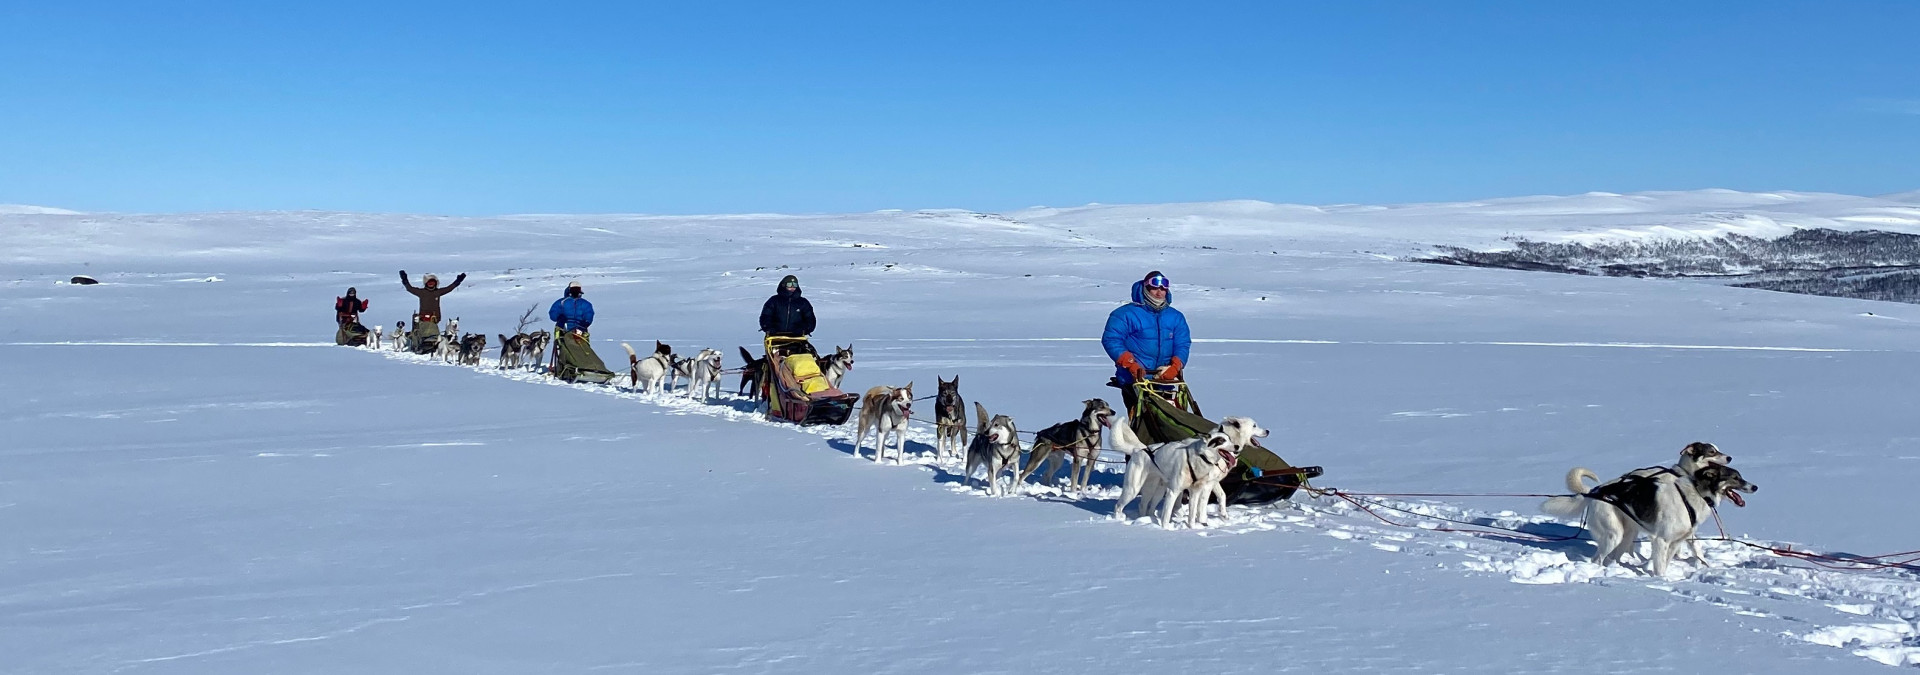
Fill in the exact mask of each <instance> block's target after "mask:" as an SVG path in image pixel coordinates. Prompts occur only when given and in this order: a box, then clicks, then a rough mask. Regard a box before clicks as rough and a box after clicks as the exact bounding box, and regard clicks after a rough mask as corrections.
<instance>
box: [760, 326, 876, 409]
mask: <svg viewBox="0 0 1920 675" xmlns="http://www.w3.org/2000/svg"><path fill="white" fill-rule="evenodd" d="M765 347H766V352H765V354H766V360H765V364H764V365H763V366H762V367H763V368H766V369H767V371H768V372H767V373H765V376H763V377H761V378H760V392H759V393H760V398H761V400H764V401H766V402H767V419H770V420H780V421H784V422H792V423H795V424H800V425H811V424H846V422H847V416H848V415H850V414H852V413H853V404H854V403H855V402H857V401H859V400H860V395H859V394H849V393H846V392H843V391H840V390H839V389H835V388H834V387H833V386H832V385H830V384H828V383H827V376H826V374H825V373H823V372H820V361H819V358H818V355H817V354H816V353H815V352H814V350H813V344H812V343H810V342H808V341H807V338H804V337H778V336H771V335H770V336H767V340H766V345H765Z"/></svg>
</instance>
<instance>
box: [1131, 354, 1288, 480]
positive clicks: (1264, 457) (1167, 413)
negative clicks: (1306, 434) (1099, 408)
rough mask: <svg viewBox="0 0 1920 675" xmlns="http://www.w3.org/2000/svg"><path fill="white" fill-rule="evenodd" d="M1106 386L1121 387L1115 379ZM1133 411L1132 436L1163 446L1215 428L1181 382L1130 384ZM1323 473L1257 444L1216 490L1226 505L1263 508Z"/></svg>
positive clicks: (1251, 445)
mask: <svg viewBox="0 0 1920 675" xmlns="http://www.w3.org/2000/svg"><path fill="white" fill-rule="evenodd" d="M1107 384H1108V386H1112V387H1121V386H1123V385H1121V384H1120V382H1119V381H1118V380H1114V381H1110V382H1108V383H1107ZM1124 386H1130V387H1133V392H1134V394H1135V399H1136V400H1135V402H1134V408H1133V409H1131V410H1128V411H1127V419H1128V420H1130V421H1131V423H1132V425H1133V433H1134V435H1136V436H1139V437H1140V441H1141V442H1143V443H1149V444H1152V443H1166V442H1169V441H1178V440H1182V439H1187V438H1193V437H1194V436H1199V435H1200V434H1204V433H1207V432H1209V431H1212V430H1213V429H1214V427H1217V426H1219V425H1218V424H1215V423H1213V422H1212V421H1210V420H1208V419H1207V418H1205V417H1202V416H1201V414H1200V404H1199V403H1198V402H1196V401H1194V400H1193V392H1191V391H1189V390H1188V389H1187V383H1186V382H1184V381H1182V382H1153V381H1147V382H1135V383H1133V384H1131V385H1124ZM1321 473H1322V470H1321V469H1320V467H1317V466H1294V465H1292V464H1288V463H1287V460H1284V459H1281V458H1280V456H1279V455H1276V454H1274V453H1273V451H1272V450H1268V449H1266V448H1264V447H1261V446H1260V443H1259V442H1258V441H1255V442H1253V443H1251V444H1250V445H1249V447H1247V448H1246V449H1245V450H1244V451H1242V452H1241V453H1240V461H1239V463H1238V464H1237V465H1235V466H1234V467H1233V472H1232V473H1230V474H1228V475H1227V478H1226V480H1223V481H1220V487H1221V488H1222V489H1224V490H1226V491H1227V503H1228V504H1250V505H1257V504H1267V503H1272V502H1277V501H1281V500H1284V499H1287V498H1289V497H1292V496H1293V493H1294V492H1295V491H1296V490H1298V489H1300V486H1301V484H1303V483H1304V482H1305V481H1306V480H1307V479H1309V478H1314V477H1316V476H1319V475H1320V474H1321Z"/></svg>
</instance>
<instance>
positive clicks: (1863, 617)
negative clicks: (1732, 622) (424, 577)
mask: <svg viewBox="0 0 1920 675" xmlns="http://www.w3.org/2000/svg"><path fill="white" fill-rule="evenodd" d="M288 346H292V345H288ZM300 346H305V345H300ZM1749 349H1750V348H1749ZM363 351H373V350H363ZM1805 351H1852V350H1811V349H1809V350H1805ZM376 353H378V354H380V355H382V356H385V357H387V358H389V359H392V360H395V361H401V362H404V363H409V364H414V365H433V366H441V367H453V368H464V369H467V370H471V371H473V372H477V373H481V374H486V375H493V376H496V377H504V378H507V379H511V380H516V381H521V382H527V383H530V384H541V385H546V386H552V387H564V388H569V389H574V390H578V391H581V392H586V393H592V394H596V395H602V396H614V397H617V398H622V399H629V400H634V401H638V402H642V403H645V404H648V405H652V406H655V407H659V408H664V409H667V410H669V411H671V412H673V413H674V414H683V415H703V416H707V417H713V418H718V419H722V420H726V421H729V422H745V423H751V424H761V425H766V426H771V427H779V428H783V429H787V430H790V431H793V432H795V433H798V434H804V435H810V436H815V437H818V438H820V439H821V440H823V441H826V440H839V441H844V442H848V443H851V442H852V440H853V429H852V428H851V427H849V426H831V427H830V426H815V427H800V426H794V425H791V424H786V423H780V422H770V421H768V420H766V419H765V418H764V416H763V415H761V414H760V413H758V412H755V411H754V410H753V407H752V405H751V403H750V402H748V401H747V399H746V398H745V397H740V396H737V395H733V394H723V396H722V398H721V401H720V403H719V404H709V403H701V402H697V401H694V400H692V399H689V398H687V397H686V396H685V395H684V394H677V393H665V394H649V393H640V392H636V391H630V390H626V389H622V388H618V387H613V386H608V385H591V384H570V383H566V382H561V381H559V380H556V379H553V378H550V377H547V376H545V375H542V374H536V373H534V372H531V371H526V370H501V369H498V368H495V367H493V366H491V365H484V366H460V365H457V364H452V363H446V362H444V361H440V360H438V359H435V358H432V357H426V356H418V355H414V354H409V353H403V352H394V351H386V350H381V351H378V352H376ZM907 438H908V440H909V441H912V442H914V443H917V444H918V445H919V446H920V447H921V448H922V450H921V451H918V452H916V451H914V450H913V448H911V447H910V448H909V453H908V456H907V457H906V459H905V462H904V463H903V464H901V466H907V467H914V468H917V469H919V470H921V471H925V472H928V473H932V474H934V476H935V477H936V480H938V481H940V482H941V483H943V484H944V485H946V486H947V488H948V490H949V491H950V492H953V493H956V494H965V495H970V496H974V497H982V498H993V497H988V496H987V494H986V491H985V490H984V489H982V488H976V487H974V485H973V484H972V483H970V482H967V481H960V480H958V479H957V478H956V477H957V476H959V474H960V472H961V471H963V470H964V467H963V466H962V465H961V464H960V463H959V462H958V461H954V460H950V459H949V460H944V461H942V460H936V458H935V457H934V456H933V452H932V451H931V446H932V445H933V443H934V438H933V433H932V431H931V430H930V429H929V428H928V425H926V424H924V423H919V424H915V425H914V426H913V427H912V428H911V429H910V430H909V432H908V434H907ZM910 445H911V444H910ZM863 461H865V460H864V459H863ZM1109 473H1110V472H1109ZM1029 497H1033V498H1038V499H1037V501H1042V502H1045V503H1056V504H1072V505H1075V506H1076V507H1078V508H1082V509H1085V510H1087V511H1092V512H1094V513H1095V515H1089V516H1087V517H1086V520H1088V521H1090V522H1101V523H1112V524H1114V525H1133V526H1144V527H1154V525H1153V524H1152V521H1151V519H1147V518H1136V519H1132V520H1113V519H1110V518H1108V517H1107V516H1106V515H1104V514H1106V513H1107V512H1108V511H1110V510H1111V508H1112V506H1111V505H1112V502H1113V500H1115V499H1118V498H1119V489H1118V488H1117V487H1114V486H1112V485H1102V486H1098V487H1096V488H1095V489H1093V490H1091V491H1090V492H1088V493H1087V494H1085V495H1079V496H1076V495H1072V494H1069V493H1067V492H1065V491H1063V490H1061V489H1059V488H1056V487H1053V486H1041V485H1035V484H1031V483H1029V484H1025V485H1022V486H1021V489H1020V490H1019V492H1018V494H1016V495H1014V496H1012V497H1008V498H1013V499H1022V498H1029ZM1368 501H1369V502H1372V503H1375V504H1378V505H1382V506H1384V507H1386V508H1389V509H1392V510H1393V511H1395V512H1396V513H1395V516H1396V518H1395V519H1396V520H1399V521H1402V522H1404V523H1406V524H1407V525H1410V527H1394V526H1389V525H1386V524H1385V523H1382V522H1381V521H1379V520H1375V519H1373V518H1372V517H1371V516H1369V515H1367V514H1366V513H1364V512H1362V511H1361V510H1360V509H1359V508H1358V507H1356V506H1354V505H1353V504H1350V503H1348V502H1346V501H1344V500H1340V499H1337V498H1332V497H1308V496H1306V495H1305V493H1302V495H1300V496H1296V498H1295V500H1294V501H1292V502H1289V503H1286V504H1284V505H1281V506H1275V507H1258V508H1248V507H1242V506H1235V507H1231V508H1230V509H1229V510H1228V513H1227V514H1226V515H1225V516H1216V517H1214V518H1213V519H1212V525H1211V526H1209V527H1206V528H1201V529H1198V530H1193V531H1190V532H1188V533H1186V534H1189V535H1190V536H1224V535H1240V534H1250V533H1257V532H1274V531H1277V532H1282V533H1298V534H1321V535H1324V536H1328V537H1332V538H1335V539H1340V540H1343V541H1347V542H1352V543H1353V544H1355V545H1361V544H1364V545H1365V546H1368V547H1370V548H1373V549H1377V550H1379V551H1382V552H1385V553H1392V554H1400V555H1417V556H1425V557H1429V558H1432V559H1434V560H1435V562H1434V565H1435V566H1436V567H1441V568H1447V567H1452V568H1455V569H1460V570H1462V571H1467V572H1472V573H1491V574H1499V575H1504V576H1506V577H1507V578H1508V579H1509V580H1511V581H1512V582H1514V583H1522V584H1565V583H1590V584H1597V585H1603V586H1618V587H1622V588H1640V589H1646V590H1652V591H1657V592H1663V593H1668V594H1671V595H1673V596H1678V597H1680V598H1684V599H1687V600H1692V601H1697V602H1705V603H1708V604H1711V605H1714V606H1717V607H1722V608H1725V609H1727V610H1728V611H1731V612H1733V613H1735V614H1738V615H1742V616H1747V617H1755V618H1760V619H1768V620H1772V621H1775V622H1777V623H1778V629H1777V632H1778V634H1780V635H1783V636H1787V637H1791V638H1793V639H1798V640H1802V641H1806V642H1810V643H1813V644H1819V645H1825V646H1829V647H1837V648H1844V649H1848V650H1850V651H1851V652H1852V653H1853V654H1855V655H1857V656H1860V657H1863V658H1867V659H1871V660H1874V661H1877V662H1880V663H1884V664H1888V665H1902V666H1908V665H1920V574H1916V572H1915V570H1913V569H1911V568H1897V569H1883V570H1875V571H1836V570H1829V569H1819V568H1814V567H1808V566H1806V565H1804V564H1800V563H1798V562H1797V561H1794V560H1792V559H1789V558H1785V557H1782V556H1778V555H1775V554H1772V553H1769V552H1767V551H1763V550H1759V549H1756V548H1753V547H1750V546H1746V545H1742V544H1739V543H1735V542H1730V541H1714V540H1707V541H1704V542H1703V543H1702V548H1703V549H1704V550H1705V553H1706V555H1707V558H1708V559H1709V562H1710V563H1711V565H1710V566H1706V567H1702V566H1701V565H1700V564H1698V562H1697V561H1693V560H1690V559H1689V560H1676V561H1674V564H1673V569H1674V570H1675V571H1677V572H1678V575H1677V576H1675V577H1670V578H1666V579H1660V578H1652V577H1647V576H1644V575H1642V574H1640V573H1639V572H1637V571H1631V570H1628V569H1624V568H1622V567H1618V566H1616V567H1601V566H1599V565H1595V564H1593V563H1589V562H1586V561H1585V558H1586V557H1587V554H1588V552H1589V551H1590V550H1591V544H1590V543H1588V542H1587V541H1585V540H1573V541H1556V542H1537V541H1525V540H1524V539H1523V537H1524V535H1521V536H1514V537H1503V536H1499V534H1498V533H1487V534H1485V535H1481V536H1472V535H1466V534H1460V533H1453V532H1438V531H1434V530H1436V529H1438V528H1441V527H1445V526H1446V525H1447V524H1448V523H1449V522H1452V523H1460V522H1466V523H1473V524H1476V525H1480V526H1485V527H1493V528H1502V529H1508V530H1513V531H1517V532H1521V533H1524V534H1525V535H1536V536H1542V537H1547V538H1554V537H1569V536H1572V535H1575V534H1578V528H1577V527H1576V526H1573V525H1568V524H1565V523H1561V522H1559V521H1556V520H1554V519H1552V518H1549V517H1546V516H1538V515H1522V514H1520V513H1518V512H1515V511H1497V512H1488V511H1480V510H1474V509H1469V508H1465V507H1463V506H1460V505H1458V504H1453V503H1448V502H1440V501H1427V500H1421V501H1406V500H1393V499H1379V498H1368ZM1532 506H1533V503H1532V501H1529V502H1528V503H1527V508H1529V509H1531V508H1532ZM1177 522H1178V519H1176V523H1177ZM1183 529H1184V528H1183ZM1702 534H1703V535H1706V536H1711V534H1712V533H1708V532H1702ZM1169 536H1181V535H1180V534H1176V533H1172V532H1170V533H1169ZM1770 545H1772V544H1770ZM1795 548H1796V549H1798V548H1799V547H1797V546H1796V547H1795ZM1641 550H1642V551H1644V550H1645V546H1644V545H1643V546H1642V549H1641ZM1755 630H1756V631H1759V630H1760V629H1757V628H1756V629H1755Z"/></svg>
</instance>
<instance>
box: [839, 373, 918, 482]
mask: <svg viewBox="0 0 1920 675" xmlns="http://www.w3.org/2000/svg"><path fill="white" fill-rule="evenodd" d="M912 416H913V383H912V382H908V383H907V386H904V387H886V386H880V387H874V388H872V389H868V390H867V395H866V396H864V397H862V398H861V401H860V426H859V430H858V431H856V432H855V433H854V436H853V456H855V457H859V456H860V446H861V443H862V442H863V441H865V440H866V438H867V429H868V428H869V427H871V428H872V429H873V430H874V432H875V433H874V445H873V461H875V462H878V461H880V460H882V459H884V458H885V457H886V456H887V435H888V434H892V435H893V438H894V443H893V458H894V463H895V464H900V463H904V462H905V461H906V455H907V419H908V418H911V417H912Z"/></svg>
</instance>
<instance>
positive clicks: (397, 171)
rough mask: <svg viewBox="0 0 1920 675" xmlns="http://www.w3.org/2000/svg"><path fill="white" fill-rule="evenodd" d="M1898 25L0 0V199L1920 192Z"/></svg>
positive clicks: (1350, 198)
mask: <svg viewBox="0 0 1920 675" xmlns="http://www.w3.org/2000/svg"><path fill="white" fill-rule="evenodd" d="M402 4H404V6H390V5H402ZM1915 26H1920V3H1915V2H1848V3H1832V2H1828V3H1811V2H1809V3H1786V4H1775V3H1756V2H1741V3H1724V4H1717V3H1707V2H1684V3H1673V2H1660V3H1646V4H1633V3H1619V2H1610V3H1561V2H1490V3H1467V2H1439V1H1434V2H1419V3H1413V2H1408V3H1392V2H1318V3H1304V2H1303V3H1289V2H1245V3H1236V2H1225V3H1193V2H1182V3H1172V2H1169V3H1127V2H1058V3H1042V2H1006V3H998V2H955V3H930V2H929V3H922V2H898V1H896V2H875V3H819V4H818V5H817V6H816V4H815V3H799V2H779V3H722V2H675V3H639V2H630V3H629V2H622V3H604V4H601V3H584V2H583V3H516V4H492V3H486V2H448V3H384V2H367V3H360V2H332V1H330V2H322V3H265V2H231V3H224V2H167V3H161V2H151V3H149V2H125V3H96V2H84V1H74V2H14V1H12V0H0V35H4V36H5V37H4V39H0V203H28V204H41V205H49V206H61V207H67V208H75V209H82V210H116V211H200V210H218V209H340V210H360V211H405V212H421V213H445V214H494V213H522V212H613V211H619V212H647V213H711V212H745V211H786V212H823V211H828V212H830V211H865V210H873V209H882V208H906V209H913V208H940V207H958V208H971V209H979V210H1004V209H1013V208H1020V207H1025V206H1033V205H1041V204H1045V205H1053V206H1067V205H1077V204H1084V203H1088V202H1105V203H1121V202H1168V201H1201V200H1216V199H1264V200H1268V201H1277V202H1302V203H1316V204H1325V203H1344V202H1367V203H1388V202H1411V201H1436V200H1458V199H1474V198H1484V197H1496V196H1512V195H1524V194H1544V193H1578V192H1585V191H1589V190H1605V191H1613V192H1630V191H1638V190H1664V189H1695V188H1707V187H1725V188H1734V189H1743V190H1817V191H1832V192H1845V193H1851V194H1881V193H1887V192H1897V191H1905V190H1913V189H1916V188H1920V50H1917V49H1915V48H1914V44H1915V43H1914V37H1913V33H1912V31H1913V28H1914V27H1915Z"/></svg>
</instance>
